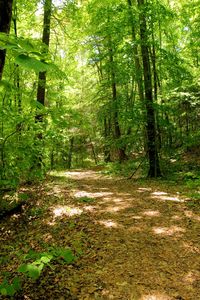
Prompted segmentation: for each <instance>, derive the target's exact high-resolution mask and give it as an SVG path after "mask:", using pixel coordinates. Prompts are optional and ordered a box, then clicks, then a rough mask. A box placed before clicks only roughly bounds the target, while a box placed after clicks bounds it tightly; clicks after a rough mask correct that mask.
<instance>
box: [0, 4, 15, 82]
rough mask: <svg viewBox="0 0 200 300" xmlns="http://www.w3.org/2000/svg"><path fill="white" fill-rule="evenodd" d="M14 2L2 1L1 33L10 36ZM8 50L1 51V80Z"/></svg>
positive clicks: (0, 7)
mask: <svg viewBox="0 0 200 300" xmlns="http://www.w3.org/2000/svg"><path fill="white" fill-rule="evenodd" d="M12 4H13V0H6V1H5V0H0V32H4V33H7V34H9V32H10V24H11V18H12ZM5 58H6V50H0V80H1V79H2V75H3V69H4V65H5Z"/></svg>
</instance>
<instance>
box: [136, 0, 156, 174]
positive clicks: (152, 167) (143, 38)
mask: <svg viewBox="0 0 200 300" xmlns="http://www.w3.org/2000/svg"><path fill="white" fill-rule="evenodd" d="M137 3H138V8H139V13H140V15H139V17H140V44H141V54H142V63H143V75H144V91H145V106H146V115H147V120H146V121H147V125H146V128H147V147H148V148H147V149H148V158H149V172H148V176H149V177H159V176H161V171H160V165H159V158H158V150H157V141H156V119H155V111H154V106H153V91H152V90H153V89H152V75H151V65H150V57H149V47H148V32H147V24H146V16H145V10H144V0H137Z"/></svg>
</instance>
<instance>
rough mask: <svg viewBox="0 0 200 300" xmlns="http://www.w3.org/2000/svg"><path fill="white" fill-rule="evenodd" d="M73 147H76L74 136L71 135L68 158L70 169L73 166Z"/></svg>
mask: <svg viewBox="0 0 200 300" xmlns="http://www.w3.org/2000/svg"><path fill="white" fill-rule="evenodd" d="M73 148H74V137H71V138H70V140H69V152H68V160H67V167H68V169H71V166H72V154H73Z"/></svg>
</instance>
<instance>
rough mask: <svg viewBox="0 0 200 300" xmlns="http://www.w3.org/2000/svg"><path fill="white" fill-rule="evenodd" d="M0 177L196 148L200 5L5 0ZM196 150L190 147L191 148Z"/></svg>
mask: <svg viewBox="0 0 200 300" xmlns="http://www.w3.org/2000/svg"><path fill="white" fill-rule="evenodd" d="M0 7H1V9H0V14H1V15H0V49H1V50H0V63H1V64H0V65H1V68H0V80H1V81H0V94H1V104H0V106H1V109H0V119H1V126H0V156H1V162H0V177H1V182H3V185H5V184H7V183H9V184H13V185H17V184H19V182H21V181H22V182H23V181H26V180H30V181H32V180H35V179H40V178H42V177H43V176H44V175H45V173H46V172H47V171H48V170H50V169H59V168H60V169H65V168H71V167H84V166H89V165H91V164H102V163H103V162H105V163H110V162H114V163H115V162H116V163H119V164H123V162H127V161H129V162H135V165H134V164H132V167H133V168H134V166H136V165H137V163H140V162H141V161H142V160H143V159H144V158H145V160H146V162H145V167H144V169H145V171H144V172H145V173H146V175H148V176H149V177H159V176H161V175H165V174H166V167H165V165H166V164H168V163H169V161H170V160H172V159H173V155H175V154H180V153H183V152H184V151H187V150H189V149H194V148H195V149H198V147H199V142H198V141H199V135H200V128H199V126H200V122H199V113H200V112H199V109H200V106H199V98H200V92H199V85H200V82H199V78H200V77H199V75H200V71H199V47H200V44H199V36H200V32H199V30H200V29H199V28H200V27H199V22H200V13H199V11H200V2H199V1H198V0H193V1H184V0H179V1H167V0H148V1H147V0H146V1H145V0H137V1H135V0H117V1H116V0H115V1H112V0H102V1H97V0H88V1H87V0H85V1H81V0H79V1H78V0H77V1H75V0H74V1H73V0H71V1H69V0H66V1H64V0H63V1H62V0H55V1H52V0H44V1H37V0H34V1H28V0H27V1H22V0H14V1H12V0H9V1H6V2H5V1H3V0H1V1H0ZM192 147H193V148H192Z"/></svg>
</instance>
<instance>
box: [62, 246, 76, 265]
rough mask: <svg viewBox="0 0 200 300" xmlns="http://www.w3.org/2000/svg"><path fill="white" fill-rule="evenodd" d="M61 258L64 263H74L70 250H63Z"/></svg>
mask: <svg viewBox="0 0 200 300" xmlns="http://www.w3.org/2000/svg"><path fill="white" fill-rule="evenodd" d="M61 256H62V257H63V259H64V261H65V262H67V263H68V264H69V263H71V262H72V261H74V258H75V257H74V255H73V253H72V251H71V250H70V249H67V250H63V251H62V253H61Z"/></svg>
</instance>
